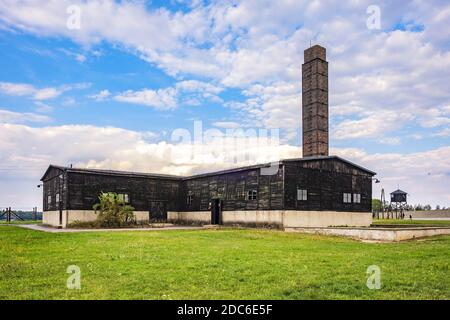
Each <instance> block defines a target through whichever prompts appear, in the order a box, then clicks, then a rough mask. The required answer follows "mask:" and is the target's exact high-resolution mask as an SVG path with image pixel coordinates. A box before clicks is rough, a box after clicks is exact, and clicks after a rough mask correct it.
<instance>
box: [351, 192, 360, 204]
mask: <svg viewBox="0 0 450 320" xmlns="http://www.w3.org/2000/svg"><path fill="white" fill-rule="evenodd" d="M353 203H361V193H354V194H353Z"/></svg>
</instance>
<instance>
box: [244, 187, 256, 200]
mask: <svg viewBox="0 0 450 320" xmlns="http://www.w3.org/2000/svg"><path fill="white" fill-rule="evenodd" d="M256 199H258V191H257V190H255V189H252V190H248V191H247V200H256Z"/></svg>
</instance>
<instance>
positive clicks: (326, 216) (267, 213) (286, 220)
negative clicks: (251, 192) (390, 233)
mask: <svg viewBox="0 0 450 320" xmlns="http://www.w3.org/2000/svg"><path fill="white" fill-rule="evenodd" d="M168 220H169V221H172V222H176V221H182V222H197V223H203V224H209V223H211V212H210V211H193V212H169V213H168ZM222 222H223V223H224V224H243V225H245V224H248V225H255V224H257V225H258V224H259V225H263V224H267V225H278V226H281V227H285V228H293V227H329V226H358V227H362V226H370V224H371V223H372V213H370V212H337V211H294V210H248V211H246V210H242V211H241V210H239V211H223V212H222Z"/></svg>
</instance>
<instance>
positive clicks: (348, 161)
mask: <svg viewBox="0 0 450 320" xmlns="http://www.w3.org/2000/svg"><path fill="white" fill-rule="evenodd" d="M326 159H337V160H340V161H342V162H345V163H347V164H349V165H351V166H353V167H355V168H358V169H360V170H362V171H365V172H367V173H370V174H371V175H374V176H375V175H376V174H377V173H376V172H374V171H372V170H369V169H367V168H364V167H362V166H360V165H358V164H356V163H354V162H351V161H350V160H347V159H344V158H341V157H339V156H313V157H305V158H292V159H286V160H283V162H290V161H314V160H326Z"/></svg>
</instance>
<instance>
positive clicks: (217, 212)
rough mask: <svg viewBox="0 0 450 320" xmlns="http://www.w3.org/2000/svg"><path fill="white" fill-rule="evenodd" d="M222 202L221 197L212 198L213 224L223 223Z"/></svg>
mask: <svg viewBox="0 0 450 320" xmlns="http://www.w3.org/2000/svg"><path fill="white" fill-rule="evenodd" d="M222 203H223V201H222V200H220V199H212V200H211V224H222Z"/></svg>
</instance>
